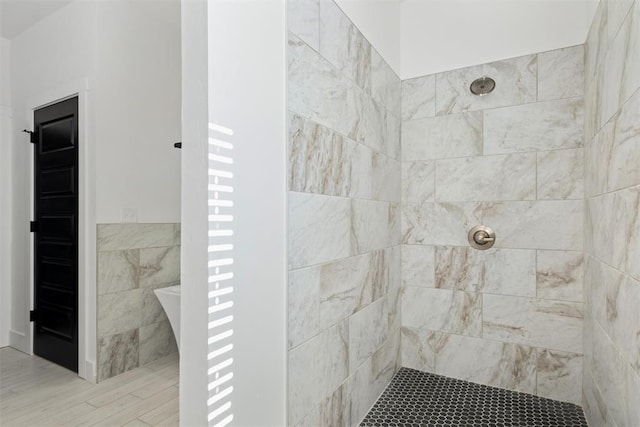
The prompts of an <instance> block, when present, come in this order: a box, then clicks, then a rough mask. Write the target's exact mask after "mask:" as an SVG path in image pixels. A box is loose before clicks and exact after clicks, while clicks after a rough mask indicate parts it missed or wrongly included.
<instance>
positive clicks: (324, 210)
mask: <svg viewBox="0 0 640 427" xmlns="http://www.w3.org/2000/svg"><path fill="white" fill-rule="evenodd" d="M351 232H352V230H351V201H350V200H349V199H344V198H338V197H326V196H319V195H314V194H305V193H295V192H290V193H289V266H290V268H300V267H305V266H309V265H313V264H319V263H323V262H327V261H331V260H334V259H338V258H344V257H347V256H349V255H351V253H352V250H351V248H352V244H351V239H349V238H345V237H346V236H350V235H351Z"/></svg>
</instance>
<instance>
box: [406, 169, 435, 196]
mask: <svg viewBox="0 0 640 427" xmlns="http://www.w3.org/2000/svg"><path fill="white" fill-rule="evenodd" d="M435 192H436V187H435V162H434V161H421V162H402V202H403V203H411V204H414V203H415V204H422V203H424V202H433V201H434V200H435Z"/></svg>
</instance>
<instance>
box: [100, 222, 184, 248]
mask: <svg viewBox="0 0 640 427" xmlns="http://www.w3.org/2000/svg"><path fill="white" fill-rule="evenodd" d="M173 245H174V224H98V251H115V250H123V249H138V248H157V247H163V246H173Z"/></svg>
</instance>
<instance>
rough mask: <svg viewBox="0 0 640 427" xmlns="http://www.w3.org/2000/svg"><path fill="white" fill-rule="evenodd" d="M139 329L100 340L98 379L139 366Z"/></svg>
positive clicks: (104, 378)
mask: <svg viewBox="0 0 640 427" xmlns="http://www.w3.org/2000/svg"><path fill="white" fill-rule="evenodd" d="M138 352H139V341H138V329H134V330H131V331H126V332H123V333H121V334H115V335H110V336H108V337H102V338H100V339H99V340H98V365H99V366H98V381H102V380H106V379H107V378H111V377H114V376H116V375H119V374H121V373H123V372H126V371H129V370H131V369H134V368H137V367H138Z"/></svg>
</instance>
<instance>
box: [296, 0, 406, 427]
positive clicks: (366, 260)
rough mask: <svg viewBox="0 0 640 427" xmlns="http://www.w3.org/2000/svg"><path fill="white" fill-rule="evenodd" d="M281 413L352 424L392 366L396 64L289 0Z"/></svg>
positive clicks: (321, 7) (311, 4)
mask: <svg viewBox="0 0 640 427" xmlns="http://www.w3.org/2000/svg"><path fill="white" fill-rule="evenodd" d="M288 8H289V14H288V19H289V31H290V32H289V47H288V58H289V65H288V83H289V93H288V109H289V114H290V117H289V167H288V176H289V183H288V184H289V190H290V192H289V270H290V271H289V309H288V313H289V314H288V315H289V425H292V426H296V425H308V426H319V425H332V426H348V425H357V424H358V423H359V422H360V420H361V419H362V418H363V417H364V415H365V414H366V412H367V411H368V410H369V408H370V407H371V405H373V403H374V402H375V400H376V399H377V397H378V396H379V395H380V394H381V393H382V391H383V390H384V388H385V386H386V385H387V384H388V383H389V382H390V380H391V377H392V376H393V375H394V374H395V372H396V371H397V369H398V368H399V349H400V317H399V294H400V246H399V244H400V94H401V82H400V79H399V78H398V76H397V75H396V74H395V73H394V72H393V71H392V70H391V68H390V67H389V66H388V65H387V64H386V63H385V62H384V61H383V60H382V58H381V57H380V55H379V54H378V53H377V52H376V51H375V50H374V49H373V48H372V47H371V45H370V44H369V42H368V41H367V40H366V38H364V37H363V36H362V34H361V33H360V32H359V31H358V29H357V28H356V27H355V26H354V25H353V24H352V23H351V21H350V20H349V19H348V18H347V17H346V15H345V14H344V13H343V12H342V11H341V10H340V9H339V8H338V6H337V5H336V4H335V3H334V2H333V1H331V0H289V2H288Z"/></svg>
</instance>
